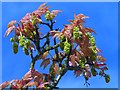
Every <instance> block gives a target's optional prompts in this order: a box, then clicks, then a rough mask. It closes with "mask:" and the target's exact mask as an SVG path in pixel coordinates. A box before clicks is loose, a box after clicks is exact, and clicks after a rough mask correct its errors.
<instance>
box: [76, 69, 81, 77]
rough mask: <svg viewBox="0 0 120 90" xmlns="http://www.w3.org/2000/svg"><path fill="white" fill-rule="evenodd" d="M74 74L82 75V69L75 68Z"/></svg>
mask: <svg viewBox="0 0 120 90" xmlns="http://www.w3.org/2000/svg"><path fill="white" fill-rule="evenodd" d="M74 74H75V75H76V77H78V76H80V75H81V74H82V71H80V70H75V71H74Z"/></svg>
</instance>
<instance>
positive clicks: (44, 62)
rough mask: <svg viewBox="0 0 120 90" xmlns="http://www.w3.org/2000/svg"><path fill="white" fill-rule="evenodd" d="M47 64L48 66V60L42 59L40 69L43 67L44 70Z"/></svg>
mask: <svg viewBox="0 0 120 90" xmlns="http://www.w3.org/2000/svg"><path fill="white" fill-rule="evenodd" d="M48 64H50V58H46V59H43V61H42V63H41V65H40V67H42V66H44V69H45V68H46V67H47V65H48Z"/></svg>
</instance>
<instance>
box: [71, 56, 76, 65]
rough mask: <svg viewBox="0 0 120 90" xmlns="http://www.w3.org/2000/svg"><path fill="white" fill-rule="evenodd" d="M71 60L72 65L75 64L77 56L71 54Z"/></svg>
mask: <svg viewBox="0 0 120 90" xmlns="http://www.w3.org/2000/svg"><path fill="white" fill-rule="evenodd" d="M70 60H71V63H72V66H75V56H74V55H71V56H70Z"/></svg>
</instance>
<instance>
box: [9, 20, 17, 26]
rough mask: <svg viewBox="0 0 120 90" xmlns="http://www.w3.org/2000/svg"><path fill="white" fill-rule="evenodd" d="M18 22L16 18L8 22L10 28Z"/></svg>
mask: <svg viewBox="0 0 120 90" xmlns="http://www.w3.org/2000/svg"><path fill="white" fill-rule="evenodd" d="M15 23H16V20H12V21H11V22H9V23H8V28H10V27H12V26H14V24H15Z"/></svg>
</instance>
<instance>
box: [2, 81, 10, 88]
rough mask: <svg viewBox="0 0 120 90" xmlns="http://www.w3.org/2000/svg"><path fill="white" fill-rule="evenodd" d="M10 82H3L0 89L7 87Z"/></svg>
mask: <svg viewBox="0 0 120 90" xmlns="http://www.w3.org/2000/svg"><path fill="white" fill-rule="evenodd" d="M9 84H10V82H8V81H6V82H3V83H2V84H1V85H0V89H4V88H6V87H7V86H8V85H9Z"/></svg>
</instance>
